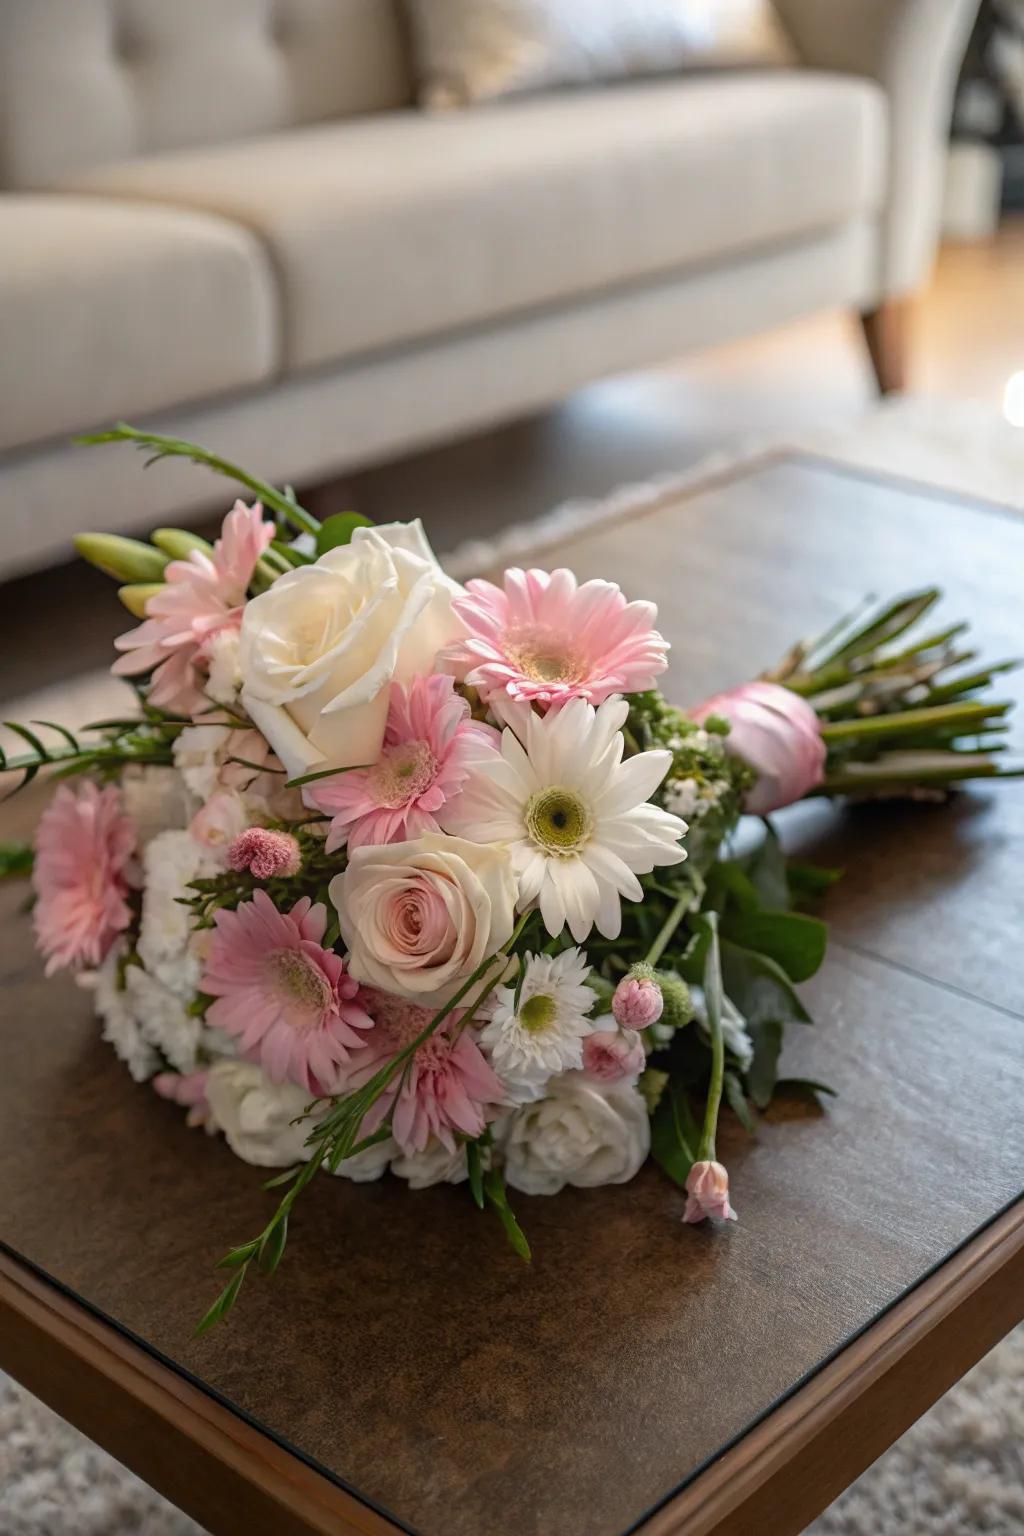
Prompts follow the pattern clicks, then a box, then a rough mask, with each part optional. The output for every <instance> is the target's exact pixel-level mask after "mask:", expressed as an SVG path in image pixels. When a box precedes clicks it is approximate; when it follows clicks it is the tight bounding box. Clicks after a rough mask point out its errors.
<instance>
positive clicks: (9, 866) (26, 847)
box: [0, 843, 34, 880]
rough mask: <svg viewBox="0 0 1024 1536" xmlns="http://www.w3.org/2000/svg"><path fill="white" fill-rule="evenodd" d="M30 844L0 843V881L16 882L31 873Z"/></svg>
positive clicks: (31, 854) (32, 857)
mask: <svg viewBox="0 0 1024 1536" xmlns="http://www.w3.org/2000/svg"><path fill="white" fill-rule="evenodd" d="M33 862H34V855H33V853H32V845H31V844H30V843H0V880H18V879H23V878H24V877H25V876H26V875H30V874H31V873H32V864H33Z"/></svg>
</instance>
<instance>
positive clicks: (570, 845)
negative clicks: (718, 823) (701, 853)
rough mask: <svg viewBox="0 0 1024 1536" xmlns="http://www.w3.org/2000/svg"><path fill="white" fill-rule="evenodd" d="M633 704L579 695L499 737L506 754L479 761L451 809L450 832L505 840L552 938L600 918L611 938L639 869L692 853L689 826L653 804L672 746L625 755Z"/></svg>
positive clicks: (582, 932)
mask: <svg viewBox="0 0 1024 1536" xmlns="http://www.w3.org/2000/svg"><path fill="white" fill-rule="evenodd" d="M628 713H629V707H628V705H627V704H626V702H625V701H624V700H623V699H617V698H612V699H608V700H606V701H605V703H603V704H601V705H599V706H598V708H597V709H596V710H595V709H594V707H593V705H591V704H587V703H586V702H585V701H584V700H582V699H573V700H571V701H570V703H568V704H566V705H565V706H564V708H562V709H560V710H558V711H557V712H550V711H549V713H548V714H547V715H544V716H540V715H536V714H530V715H529V716H528V717H526V718H524V719H523V720H522V721H521V722H520V723H518V724H517V727H516V729H517V730H519V731H520V732H521V733H522V738H523V739H522V741H520V739H519V736H517V734H516V732H515V731H513V730H512V729H511V728H508V729H506V730H505V731H503V732H502V738H501V754H500V756H499V755H497V754H495V755H494V757H493V758H484V759H481V761H480V762H479V763H477V764H475V765H474V771H473V776H472V778H471V779H470V782H469V783H468V784H467V785H466V787H465V788H464V789H463V791H462V793H461V794H460V795H456V796H455V797H454V798H453V799H452V800H451V801H450V803H449V805H446V806H445V813H444V815H443V817H442V820H443V822H444V826H445V830H446V831H450V832H455V833H458V834H459V835H460V836H461V837H465V838H468V839H469V840H470V841H471V842H475V843H505V844H507V846H508V849H509V852H510V854H511V856H512V864H513V869H514V871H515V875H516V879H517V883H518V889H519V900H518V906H519V910H520V911H525V910H526V909H527V908H529V907H530V906H532V905H533V904H534V903H536V904H537V905H538V906H539V907H540V912H541V916H542V917H543V919H544V925H545V927H546V928H547V930H548V932H549V933H551V934H558V933H561V931H562V929H563V928H564V927H565V925H566V924H567V923H568V925H569V930H570V932H571V933H572V936H573V938H574V939H575V940H576V942H577V944H580V943H582V942H583V941H584V939H586V937H587V935H588V934H589V932H590V930H591V928H592V926H593V925H594V924H595V923H596V924H597V927H598V929H599V931H600V932H601V933H603V934H604V936H605V938H608V939H615V938H618V936H619V931H620V929H621V926H622V911H621V908H620V905H619V898H620V897H621V896H625V897H626V898H627V899H628V900H629V901H640V900H641V899H642V897H643V891H642V890H641V887H640V883H639V881H638V880H637V878H636V877H637V875H638V874H650V872H651V870H652V869H654V868H655V867H656V866H657V865H660V864H678V863H680V861H681V860H683V859H685V858H686V852H685V850H684V849H683V848H681V847H680V846H679V840H680V838H681V837H682V836H683V834H684V833H685V831H686V823H685V821H681V820H680V818H679V817H678V816H672V815H670V814H669V812H668V811H663V810H661V808H660V807H659V806H655V805H649V804H648V803H647V801H648V800H649V798H650V796H651V795H652V794H653V793H654V791H655V790H656V789H657V787H658V785H659V784H660V783H661V781H662V779H663V778H664V777H665V774H666V772H667V771H668V767H669V764H670V763H671V761H672V757H671V753H669V752H664V751H657V752H638V753H637V754H636V755H635V756H634V757H630V758H627V760H626V761H625V762H623V760H622V753H623V746H624V742H623V736H622V726H623V725H624V724H625V721H626V716H627V715H628Z"/></svg>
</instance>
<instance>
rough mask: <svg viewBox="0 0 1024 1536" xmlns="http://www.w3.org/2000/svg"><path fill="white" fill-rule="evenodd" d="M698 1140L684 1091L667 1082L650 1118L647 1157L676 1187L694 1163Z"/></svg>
mask: <svg viewBox="0 0 1024 1536" xmlns="http://www.w3.org/2000/svg"><path fill="white" fill-rule="evenodd" d="M699 1140H700V1132H699V1130H698V1129H697V1126H696V1125H695V1124H694V1121H693V1115H692V1113H691V1111H690V1105H689V1101H688V1099H687V1097H686V1090H685V1089H684V1088H683V1086H682V1084H680V1083H670V1084H669V1087H668V1089H667V1090H666V1092H665V1093H663V1094H662V1096H661V1102H660V1103H659V1105H658V1107H657V1109H656V1110H655V1112H654V1114H653V1116H652V1117H651V1156H652V1157H653V1158H654V1161H655V1162H656V1163H657V1164H658V1166H659V1168H661V1169H662V1171H663V1172H664V1173H667V1174H668V1176H669V1178H670V1179H671V1180H672V1182H673V1183H674V1184H678V1185H679V1187H680V1188H683V1187H684V1186H685V1184H686V1176H687V1174H688V1173H689V1172H690V1169H691V1168H692V1167H693V1165H694V1163H695V1162H696V1160H697V1144H698V1142H699Z"/></svg>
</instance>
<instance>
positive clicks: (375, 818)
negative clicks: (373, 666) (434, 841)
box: [306, 675, 499, 853]
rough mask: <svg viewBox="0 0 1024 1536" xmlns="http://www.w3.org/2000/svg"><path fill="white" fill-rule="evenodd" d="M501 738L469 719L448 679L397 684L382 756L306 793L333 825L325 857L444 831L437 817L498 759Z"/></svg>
mask: <svg viewBox="0 0 1024 1536" xmlns="http://www.w3.org/2000/svg"><path fill="white" fill-rule="evenodd" d="M498 743H499V737H498V733H497V732H496V731H494V730H493V729H492V728H491V727H490V726H488V725H480V724H478V723H477V722H476V721H475V720H472V719H471V718H470V712H469V705H468V704H467V702H466V700H465V699H463V698H461V697H460V696H459V694H457V693H456V692H455V683H454V680H453V679H452V678H451V677H446V676H440V675H438V676H434V677H414V678H413V679H412V681H411V682H410V683H409V684H408V686H406V687H402V685H401V684H400V683H392V685H391V696H390V703H389V706H388V723H387V729H386V730H385V732H384V746H383V749H382V751H381V755H380V757H379V758H378V760H377V762H376V763H374V765H373V767H372V768H353V769H350V770H349V771H348V772H347V773H340V774H338V775H337V776H336V777H335V778H331V779H325V780H322V781H321V782H320V783H318V784H315V785H314V786H313V787H312V788H310V789H309V790H307V792H306V794H307V798H308V800H309V802H310V804H311V805H314V806H315V807H316V808H317V810H321V811H326V812H328V813H329V814H330V815H331V817H332V821H331V826H330V831H329V833H328V836H327V852H328V853H333V852H334V851H335V849H337V848H341V847H343V846H344V845H345V843H346V842H347V843H348V846H349V848H361V847H362V846H363V845H364V844H367V843H372V844H380V843H398V842H405V841H407V840H408V839H410V838H415V837H421V836H422V835H423V833H424V832H437V831H439V830H440V829H439V827H438V823H437V812H438V811H439V810H440V809H441V807H442V806H443V805H444V804H445V802H446V801H448V800H451V799H452V798H453V797H454V796H455V795H457V794H458V793H459V792H460V790H461V789H462V786H463V785H464V784H465V782H466V779H467V777H468V776H469V774H470V772H471V770H472V766H473V763H474V761H477V760H478V759H479V758H480V755H481V753H489V754H491V755H493V754H495V753H496V752H497V750H498Z"/></svg>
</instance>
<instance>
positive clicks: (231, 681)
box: [206, 627, 242, 706]
mask: <svg viewBox="0 0 1024 1536" xmlns="http://www.w3.org/2000/svg"><path fill="white" fill-rule="evenodd" d="M238 649H239V633H238V630H237V629H233V628H230V627H229V628H227V629H221V630H219V631H218V632H217V634H215V635H214V636H213V639H212V640H210V641H209V642H208V644H207V653H208V654H207V659H208V662H209V667H210V674H209V677H208V678H207V680H206V692H207V693H208V694H209V696H210V698H211V699H215V700H216V701H217V703H218V704H227V705H232V706H233V705H235V704H237V703H238V696H239V694H240V693H241V691H242V669H241V667H240V665H239V661H238Z"/></svg>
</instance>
